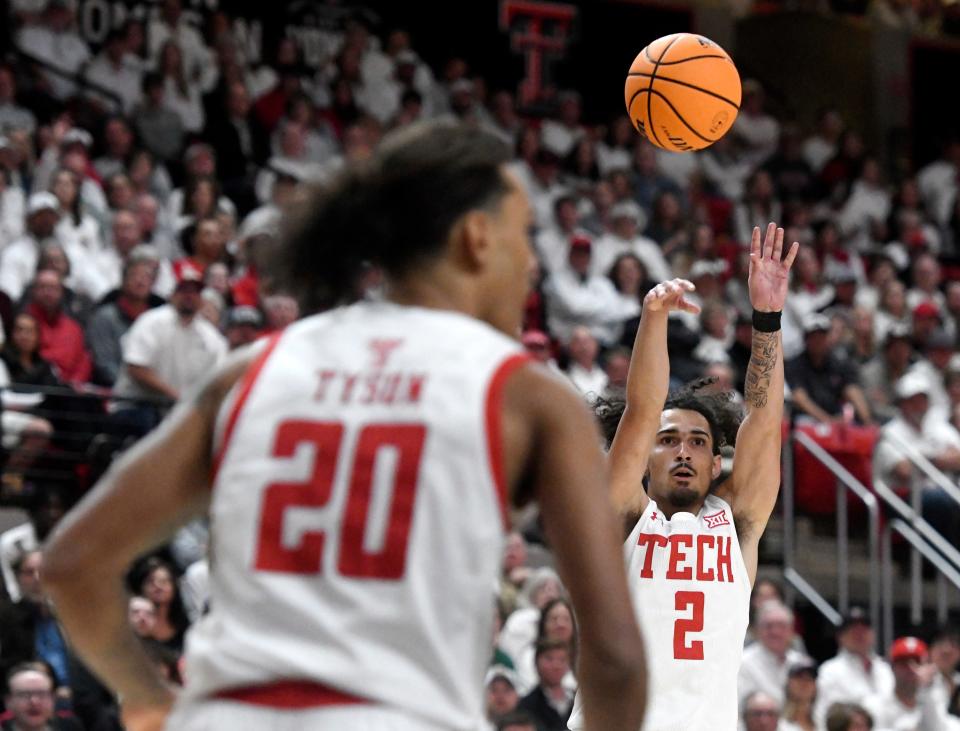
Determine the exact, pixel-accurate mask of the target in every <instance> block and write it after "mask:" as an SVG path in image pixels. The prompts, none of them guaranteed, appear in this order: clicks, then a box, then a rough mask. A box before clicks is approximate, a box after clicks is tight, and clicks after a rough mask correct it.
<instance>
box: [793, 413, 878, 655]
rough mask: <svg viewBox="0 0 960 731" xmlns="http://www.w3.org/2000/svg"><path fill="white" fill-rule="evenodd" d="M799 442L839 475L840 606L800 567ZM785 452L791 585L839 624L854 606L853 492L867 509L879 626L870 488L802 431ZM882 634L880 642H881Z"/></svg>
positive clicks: (872, 601)
mask: <svg viewBox="0 0 960 731" xmlns="http://www.w3.org/2000/svg"><path fill="white" fill-rule="evenodd" d="M795 442H796V443H799V444H800V445H802V446H803V447H804V448H805V449H806V450H807V451H808V452H809V453H810V455H811V456H812V457H813V458H814V459H815V460H817V461H818V462H819V463H820V464H822V465H823V466H824V467H825V468H826V469H827V470H829V471H830V472H831V473H832V474H833V475H834V476H835V477H836V500H837V605H838V606H837V607H836V608H834V607H833V606H832V605H831V604H830V602H829V601H827V599H826V598H824V597H823V595H821V594H820V593H819V592H818V591H817V590H816V589H815V588H814V587H813V586H812V585H811V584H810V582H809V581H807V580H806V579H805V578H804V577H803V576H802V575H801V574H800V572H799V571H798V570H797V568H796V507H795V477H794V472H793V444H794V443H795ZM783 454H784V470H783V474H784V478H783V482H784V490H783V563H784V571H783V575H784V579H785V580H786V581H787V582H788V585H789V587H790V588H792V589H794V590H796V591H797V592H799V593H800V594H802V595H803V596H804V598H806V599H807V601H809V602H810V603H811V604H812V605H813V606H814V607H816V608H817V610H818V611H819V612H820V613H821V614H823V616H824V617H826V618H827V620H828V621H830V622H831V623H832V624H833V625H834V626H835V627H836V626H839V625H840V620H841V616H842V615H843V614H844V613H845V612H846V611H847V610H848V609H849V608H850V573H849V566H848V564H847V560H846V559H847V555H848V548H849V533H848V531H849V526H848V517H847V495H848V494H853V495H854V496H855V497H856V498H857V499H858V500H859V501H860V502H862V503H863V505H864V507H865V508H866V510H867V516H868V527H867V553H868V560H869V563H870V569H869V584H870V589H869V613H870V618H871V620H872V621H873V623H874V626H875V627H879V626H880V562H879V558H880V557H879V553H878V550H879V542H880V507H879V504H878V502H877V498H876V497H875V496H874V494H873V493H872V492H871V491H870V489H869V488H868V487H867V486H866V485H864V484H863V483H862V482H860V481H859V480H858V479H857V478H856V477H854V476H853V475H852V474H850V472H849V471H848V470H847V469H846V468H845V467H844V466H843V465H842V464H840V463H839V462H838V461H837V460H836V459H834V458H833V457H832V456H831V455H830V454H829V453H828V452H827V451H826V450H825V449H824V448H823V447H821V446H820V445H819V444H817V443H816V441H814V440H813V439H812V438H811V437H810V436H809V435H808V434H805V433H804V432H802V431H799V430H793V431H792V432H791V438H790V439H789V440H788V442H787V448H786V449H785V450H784V451H783ZM879 639H880V638H879V637H878V641H879Z"/></svg>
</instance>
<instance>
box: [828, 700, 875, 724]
mask: <svg viewBox="0 0 960 731" xmlns="http://www.w3.org/2000/svg"><path fill="white" fill-rule="evenodd" d="M872 728H873V719H872V718H871V717H870V714H869V713H867V711H866V710H865V709H864V708H863V707H862V706H858V705H856V704H855V703H835V704H833V705H832V706H831V707H830V708H829V710H828V711H827V714H826V729H827V731H870V730H871V729H872Z"/></svg>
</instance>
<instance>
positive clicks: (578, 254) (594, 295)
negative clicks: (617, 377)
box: [544, 234, 640, 393]
mask: <svg viewBox="0 0 960 731" xmlns="http://www.w3.org/2000/svg"><path fill="white" fill-rule="evenodd" d="M592 255H593V245H592V242H591V241H590V239H589V238H587V237H586V236H583V235H580V234H577V235H574V237H573V238H572V240H571V242H570V248H569V253H568V256H567V262H568V264H567V266H566V267H564V268H563V269H561V270H559V271H557V272H555V273H553V274H551V275H550V276H549V277H548V278H547V281H546V283H545V285H544V295H545V296H546V304H547V324H548V325H549V327H550V331H551V332H552V333H553V334H554V335H555V336H556V337H557V338H558V339H560V340H561V341H568V340H570V339H571V338H572V336H573V332H574V329H575V328H577V327H578V326H585V327H586V328H588V330H589V331H590V333H591V334H592V335H593V336H594V337H595V338H596V339H597V340H598V341H600V342H601V343H602V344H604V345H610V344H612V343H614V342H616V341H617V340H618V339H619V337H620V331H621V329H622V327H623V323H624V322H625V321H626V320H627V319H629V318H631V317H635V316H636V315H637V314H638V313H639V312H640V304H639V302H637V301H636V300H631V299H629V298H625V297H621V296H620V294H619V293H618V292H617V290H616V289H615V288H614V286H613V283H612V282H611V281H610V280H609V279H608V278H607V277H605V276H601V275H599V274H591V273H590V272H591V271H596V269H595V268H594V267H593V266H592V261H591V259H592ZM597 393H599V391H598V392H597Z"/></svg>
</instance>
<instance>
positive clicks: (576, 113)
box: [540, 91, 585, 157]
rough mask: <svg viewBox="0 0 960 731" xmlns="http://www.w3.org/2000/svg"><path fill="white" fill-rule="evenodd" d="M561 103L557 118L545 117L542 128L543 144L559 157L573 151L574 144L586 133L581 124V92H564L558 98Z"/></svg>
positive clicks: (559, 103)
mask: <svg viewBox="0 0 960 731" xmlns="http://www.w3.org/2000/svg"><path fill="white" fill-rule="evenodd" d="M557 102H558V105H559V108H558V114H557V118H556V119H545V120H544V122H543V125H542V126H541V128H540V138H541V139H542V140H543V145H544V147H546V148H547V149H548V150H550V151H551V152H553V153H555V154H556V155H558V156H559V157H566V156H567V155H569V154H570V152H572V151H573V148H574V145H576V144H577V142H578V141H579V140H580V138H581V137H583V135H584V132H585V130H584V128H583V126H582V125H581V124H580V114H581V112H582V106H581V102H580V94H578V93H577V92H575V91H565V92H562V93H561V94H560V95H559V97H558V98H557Z"/></svg>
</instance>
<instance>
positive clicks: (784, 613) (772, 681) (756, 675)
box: [737, 601, 809, 705]
mask: <svg viewBox="0 0 960 731" xmlns="http://www.w3.org/2000/svg"><path fill="white" fill-rule="evenodd" d="M793 627H794V617H793V612H792V611H790V609H789V608H788V607H787V606H786V605H784V604H781V603H780V602H778V601H768V602H766V603H764V604H763V605H761V606H760V609H759V610H758V612H757V617H756V637H757V641H756V642H754V643H753V644H751V645H749V646H748V647H746V648H745V649H744V651H743V660H742V661H741V662H740V675H739V677H738V679H737V694H738V696H739V698H740V703H741V704H743V702H744V701H745V700H746V698H747V696H749V695H750V694H751V693H755V692H757V691H762V692H764V693H766V694H767V695H768V696H770V697H771V698H773V699H774V700H775V701H776V702H777V704H778V705H783V701H784V690H785V688H786V684H787V672H788V671H789V669H790V667H791V666H793V665H796V664H799V663H802V662H805V661H808V660H809V658H807V657H806V655H804V654H803V653H802V652H799V651H798V650H795V649H793V648H792V647H791V645H792V644H793V638H794V630H793Z"/></svg>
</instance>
